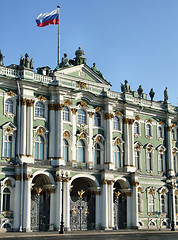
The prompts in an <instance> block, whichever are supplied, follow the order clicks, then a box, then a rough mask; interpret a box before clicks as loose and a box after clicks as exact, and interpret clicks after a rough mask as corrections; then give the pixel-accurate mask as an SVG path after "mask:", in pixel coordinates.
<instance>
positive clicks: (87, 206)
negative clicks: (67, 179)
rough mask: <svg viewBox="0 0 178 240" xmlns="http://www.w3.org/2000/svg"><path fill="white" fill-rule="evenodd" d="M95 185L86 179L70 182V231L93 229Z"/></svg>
mask: <svg viewBox="0 0 178 240" xmlns="http://www.w3.org/2000/svg"><path fill="white" fill-rule="evenodd" d="M95 187H96V186H95V183H94V182H93V181H92V180H90V179H88V178H83V177H82V178H77V179H75V180H74V181H73V182H72V191H71V193H70V197H71V198H70V225H71V226H70V227H71V230H92V229H95V194H94V191H93V190H94V188H95Z"/></svg>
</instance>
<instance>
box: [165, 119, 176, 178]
mask: <svg viewBox="0 0 178 240" xmlns="http://www.w3.org/2000/svg"><path fill="white" fill-rule="evenodd" d="M167 124H168V127H167V146H166V150H167V157H168V172H169V176H174V175H175V172H174V163H173V155H172V133H171V130H172V127H171V119H169V118H168V119H167Z"/></svg>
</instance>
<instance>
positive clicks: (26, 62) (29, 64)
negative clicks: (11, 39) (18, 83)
mask: <svg viewBox="0 0 178 240" xmlns="http://www.w3.org/2000/svg"><path fill="white" fill-rule="evenodd" d="M28 57H29V55H28V54H27V53H26V54H25V58H23V57H22V55H21V58H20V67H22V68H23V67H26V68H29V69H33V59H32V58H31V59H29V58H28Z"/></svg>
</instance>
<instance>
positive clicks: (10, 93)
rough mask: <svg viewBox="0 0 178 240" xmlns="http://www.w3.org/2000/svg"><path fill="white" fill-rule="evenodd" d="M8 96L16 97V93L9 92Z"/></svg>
mask: <svg viewBox="0 0 178 240" xmlns="http://www.w3.org/2000/svg"><path fill="white" fill-rule="evenodd" d="M7 95H8V96H10V97H14V96H15V93H14V92H13V91H12V90H10V91H9V92H7Z"/></svg>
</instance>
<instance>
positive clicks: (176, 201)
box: [175, 195, 178, 213]
mask: <svg viewBox="0 0 178 240" xmlns="http://www.w3.org/2000/svg"><path fill="white" fill-rule="evenodd" d="M175 210H176V213H178V195H175Z"/></svg>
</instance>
